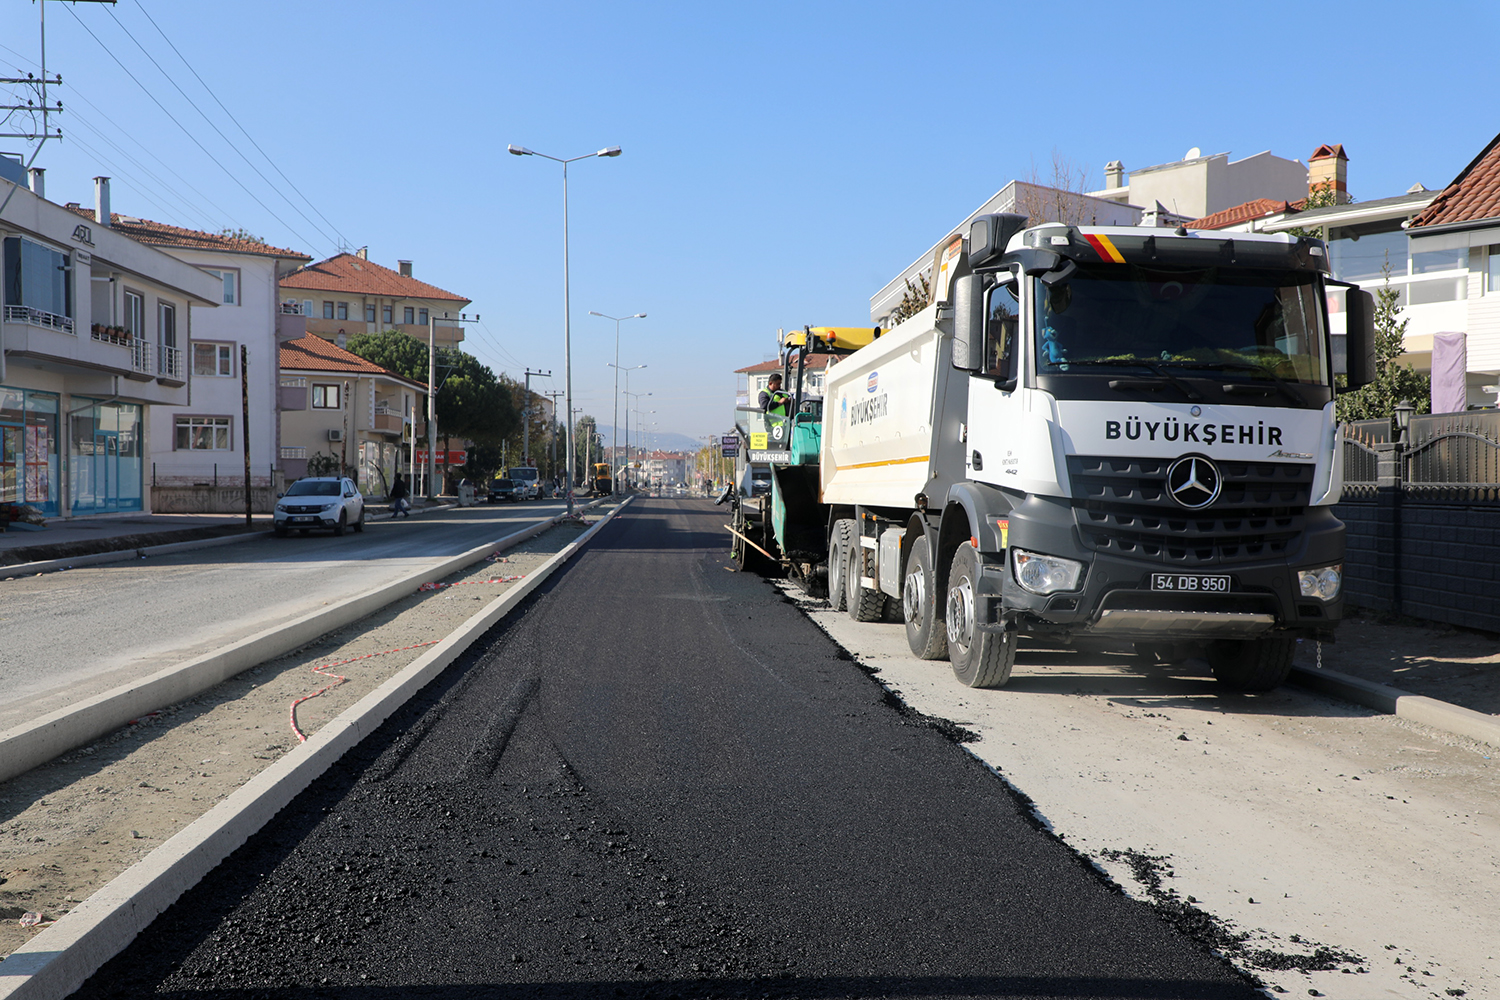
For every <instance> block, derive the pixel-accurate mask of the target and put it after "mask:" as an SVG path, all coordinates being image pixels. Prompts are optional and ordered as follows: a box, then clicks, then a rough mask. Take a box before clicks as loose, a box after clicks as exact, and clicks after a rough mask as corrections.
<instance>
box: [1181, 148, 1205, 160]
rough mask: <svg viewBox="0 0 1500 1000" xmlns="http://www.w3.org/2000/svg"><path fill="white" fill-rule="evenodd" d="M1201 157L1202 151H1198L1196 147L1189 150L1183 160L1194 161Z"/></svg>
mask: <svg viewBox="0 0 1500 1000" xmlns="http://www.w3.org/2000/svg"><path fill="white" fill-rule="evenodd" d="M1202 155H1203V150H1201V149H1199V148H1198V147H1197V146H1194V147H1193V148H1192V149H1190V150H1188V151H1187V155H1186V156H1184V157H1183V159H1184V160H1196V159H1197V158H1198V157H1200V156H1202Z"/></svg>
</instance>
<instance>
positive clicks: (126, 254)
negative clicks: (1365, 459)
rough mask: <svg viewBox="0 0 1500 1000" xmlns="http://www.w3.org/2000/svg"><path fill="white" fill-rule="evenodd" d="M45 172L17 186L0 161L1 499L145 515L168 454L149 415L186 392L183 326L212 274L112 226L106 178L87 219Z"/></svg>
mask: <svg viewBox="0 0 1500 1000" xmlns="http://www.w3.org/2000/svg"><path fill="white" fill-rule="evenodd" d="M43 177H44V174H43V172H42V171H41V170H33V171H32V174H31V178H30V189H28V188H27V187H23V186H22V184H23V183H25V178H24V172H23V171H22V169H21V165H20V164H19V163H17V162H16V161H15V160H11V159H9V158H6V157H0V202H4V203H5V205H4V209H3V210H0V246H3V277H4V280H3V300H4V302H3V314H0V503H26V504H30V505H33V506H36V507H38V508H40V509H41V510H42V512H43V513H45V514H47V515H49V516H58V517H73V516H77V515H83V514H93V513H103V512H113V511H146V512H149V511H150V510H151V496H150V491H149V490H148V489H147V486H148V484H149V482H150V468H151V461H152V459H153V457H154V456H155V453H156V452H157V451H159V450H161V449H162V448H163V447H164V446H165V447H167V448H170V442H162V441H159V440H157V439H156V438H155V437H154V436H153V435H152V433H151V426H150V421H149V414H150V410H151V408H152V407H156V406H166V405H185V404H187V403H188V402H189V401H190V399H191V398H192V397H191V366H190V365H189V363H188V350H187V347H188V344H189V343H190V341H191V339H192V337H193V321H194V319H195V318H197V317H201V316H202V315H203V314H204V313H205V312H207V311H209V310H211V309H213V308H216V307H217V306H218V304H219V299H220V298H221V297H222V281H221V280H220V279H218V278H216V277H214V276H213V275H211V274H208V273H206V272H204V271H201V270H199V269H198V268H196V267H193V266H192V265H190V264H187V263H185V262H184V261H181V260H178V259H177V258H176V257H173V256H171V255H170V254H167V253H165V252H163V251H162V250H159V249H157V248H155V247H150V246H145V245H143V244H141V243H139V242H137V241H135V240H133V239H130V238H129V237H128V236H125V235H123V234H121V233H117V232H115V231H114V230H113V229H112V228H111V227H110V221H111V214H110V210H109V178H107V177H98V178H95V181H94V184H95V201H96V205H95V211H94V213H93V215H92V217H88V216H87V215H84V216H80V215H79V214H78V213H76V212H73V211H70V210H69V209H67V208H64V207H63V206H61V205H57V204H54V203H52V202H50V201H47V200H46V198H45V191H44V188H43ZM193 306H198V307H200V308H199V309H197V310H194V309H193V308H192V307H193Z"/></svg>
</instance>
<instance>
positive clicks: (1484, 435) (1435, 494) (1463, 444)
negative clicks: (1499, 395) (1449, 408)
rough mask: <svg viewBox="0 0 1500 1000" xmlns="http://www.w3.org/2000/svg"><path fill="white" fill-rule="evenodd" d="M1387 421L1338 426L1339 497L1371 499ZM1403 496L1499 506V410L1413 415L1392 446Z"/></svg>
mask: <svg viewBox="0 0 1500 1000" xmlns="http://www.w3.org/2000/svg"><path fill="white" fill-rule="evenodd" d="M1391 431H1392V429H1391V422H1390V421H1389V420H1358V421H1354V422H1352V423H1348V424H1345V425H1344V426H1343V448H1344V498H1345V499H1346V500H1365V499H1371V498H1373V497H1374V496H1375V487H1376V474H1377V466H1378V461H1379V460H1378V455H1379V453H1380V452H1381V451H1382V450H1384V449H1382V448H1381V447H1379V446H1381V445H1390V443H1391V442H1392V433H1391ZM1396 447H1397V449H1398V458H1399V461H1398V462H1397V463H1396V467H1397V469H1398V470H1399V472H1400V487H1401V490H1402V492H1403V493H1404V494H1405V495H1406V496H1408V497H1410V498H1411V499H1414V500H1415V499H1421V500H1424V501H1435V502H1440V503H1441V502H1449V503H1476V502H1478V503H1483V502H1500V411H1496V410H1470V411H1466V412H1463V413H1434V414H1428V415H1426V416H1420V417H1418V416H1414V417H1412V418H1411V424H1410V426H1409V428H1408V430H1407V433H1406V439H1405V441H1404V442H1399V441H1398V442H1397V444H1396Z"/></svg>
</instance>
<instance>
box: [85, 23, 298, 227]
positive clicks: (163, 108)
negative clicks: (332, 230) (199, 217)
mask: <svg viewBox="0 0 1500 1000" xmlns="http://www.w3.org/2000/svg"><path fill="white" fill-rule="evenodd" d="M63 9H64V10H66V11H67V12H68V13H69V14H72V15H73V20H75V21H77V22H78V24H79V26H80V27H82V28H83V30H84V31H86V32H88V34H89V37H90V38H92V39H93V40H94V41H95V42H96V43H98V45H99V47H100V48H101V49H103V50H104V52H105V54H106V55H108V56H109V57H110V58H111V59H113V60H114V61H115V65H117V66H119V67H120V69H122V70H124V72H125V75H126V76H128V77H130V79H131V80H132V81H134V83H135V85H136V86H137V87H140V88H141V90H142V92H144V93H145V95H146V96H147V97H149V98H151V103H153V104H155V105H156V106H157V107H158V108H160V109H161V112H162V114H164V115H166V116H167V117H168V118H170V119H171V120H172V124H173V125H176V126H177V127H178V128H179V129H181V130H182V134H183V135H185V136H187V137H188V139H190V140H191V141H192V143H193V145H195V146H197V147H198V148H199V149H200V150H202V152H203V155H204V156H207V157H208V158H209V159H210V160H212V161H213V162H214V165H215V166H217V167H218V168H219V169H220V170H222V171H224V173H225V175H226V176H228V178H229V179H230V180H232V181H234V182H235V183H236V184H238V185H239V186H240V190H242V191H244V192H245V193H246V194H248V195H249V196H250V197H251V199H252V200H254V202H255V203H256V204H257V205H259V206H260V207H261V208H263V209H265V210H266V212H267V213H268V214H269V215H270V216H271V218H273V219H275V220H276V221H277V222H279V223H281V224H282V225H283V226H285V227H286V228H287V231H288V232H290V233H291V234H292V235H293V236H295V237H297V239H299V240H301V241H302V242H303V243H304V244H306V245H312V242H313V241H312V240H309V239H308V238H307V237H306V236H303V235H302V234H301V233H299V232H297V230H295V229H293V228H292V226H291V224H290V223H288V222H287V221H286V220H285V219H283V218H282V217H281V216H279V215H277V214H276V212H275V211H273V210H272V208H271V206H269V205H267V204H266V203H265V202H263V201H261V200H260V198H259V197H257V196H256V194H255V192H254V191H251V190H250V189H249V188H248V187H246V186H245V183H244V182H243V181H241V180H240V179H239V178H238V177H236V176H235V175H234V174H233V173H232V172H231V171H230V169H229V168H228V167H226V166H224V164H223V163H221V162H219V158H218V157H216V156H214V154H213V153H210V152H209V151H208V147H206V146H204V145H203V143H201V142H199V141H198V137H197V136H195V135H193V133H191V132H189V131H188V129H187V126H185V125H183V124H182V122H180V121H178V120H177V116H175V115H174V114H172V112H170V111H168V110H167V106H166V105H165V104H163V103H162V102H161V101H159V100H157V98H156V95H155V94H153V93H151V90H150V88H148V87H147V86H146V85H145V84H144V83H142V82H141V81H140V80H139V79H137V78H136V75H135V74H134V73H132V72H130V69H129V68H128V67H127V66H126V65H125V64H124V63H123V62H121V61H120V57H119V56H117V55H115V54H114V52H113V50H111V49H110V47H109V46H108V45H105V44H104V42H102V41H100V39H99V36H98V35H96V34H94V31H93V29H92V28H90V27H89V26H88V24H86V23H85V22H84V20H83V18H81V17H79V16H78V14H77V12H76V11H74V10H73V8H71V7H64V8H63Z"/></svg>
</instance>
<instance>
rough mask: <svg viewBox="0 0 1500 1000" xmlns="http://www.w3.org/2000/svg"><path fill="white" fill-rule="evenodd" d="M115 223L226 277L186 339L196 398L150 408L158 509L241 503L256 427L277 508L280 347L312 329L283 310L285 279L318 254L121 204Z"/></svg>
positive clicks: (262, 491)
mask: <svg viewBox="0 0 1500 1000" xmlns="http://www.w3.org/2000/svg"><path fill="white" fill-rule="evenodd" d="M68 207H69V208H72V209H74V210H75V211H83V210H81V209H78V208H77V206H74V205H69V206H68ZM110 228H111V229H113V230H114V231H115V232H117V233H121V234H123V235H126V236H129V237H130V238H131V239H133V240H135V241H137V242H139V243H144V244H148V245H150V246H155V247H159V248H161V249H162V250H165V251H166V252H167V253H169V254H171V255H172V256H174V257H176V258H178V259H179V260H182V261H184V262H186V263H188V264H192V265H193V266H194V267H198V268H202V269H203V270H205V271H207V272H208V273H209V274H211V275H213V276H214V277H215V278H217V279H218V280H219V282H220V283H221V286H222V287H221V290H220V295H219V307H218V308H217V309H213V310H205V311H202V312H200V313H199V314H198V315H197V316H195V317H194V323H193V331H192V336H191V337H190V338H188V343H187V350H188V364H189V365H190V366H191V368H192V376H193V378H192V389H191V392H190V393H189V402H188V405H185V406H158V407H154V408H153V409H152V411H151V416H150V432H151V438H152V440H153V441H155V442H156V447H155V448H154V449H153V455H152V461H151V466H150V468H149V469H148V470H147V472H148V479H149V481H150V484H151V491H152V508H153V509H154V510H156V511H158V512H163V513H172V512H180V513H199V512H211V511H217V512H227V513H238V512H242V511H243V510H244V509H245V495H244V485H245V456H244V449H245V443H246V435H247V434H248V438H249V446H250V486H251V493H252V503H253V507H254V509H255V510H256V511H258V512H261V513H266V512H269V511H270V509H271V506H272V504H273V503H274V495H275V492H276V490H277V488H278V487H279V484H280V482H281V481H282V480H283V478H284V477H283V476H282V475H281V470H280V462H281V460H280V451H279V446H280V442H279V440H278V432H279V427H280V421H279V420H278V419H277V411H278V409H279V406H278V385H279V382H280V379H279V377H278V372H277V366H278V357H277V348H278V344H279V343H281V342H283V341H286V340H289V339H292V338H295V337H300V336H302V335H303V334H304V332H305V330H304V323H305V320H304V319H303V317H301V316H300V315H284V314H283V313H282V311H281V309H280V307H279V299H280V294H279V289H278V285H277V282H278V280H279V279H280V278H281V276H282V275H285V274H288V273H290V272H291V271H294V270H296V269H297V268H298V267H300V266H302V265H303V264H305V263H307V262H308V261H309V260H311V259H312V258H311V257H310V256H309V255H307V254H304V253H298V252H297V251H295V250H284V249H281V248H279V247H273V246H268V245H267V244H265V243H257V242H254V241H252V240H245V239H236V238H233V237H227V236H217V235H214V234H212V233H204V232H199V231H197V230H193V229H182V228H179V227H177V226H169V225H165V224H163V223H160V222H152V221H150V220H149V219H138V218H135V217H133V216H129V215H121V214H120V213H118V212H116V213H114V214H113V215H112V217H111V223H110ZM242 352H243V356H244V357H245V359H246V360H247V361H248V365H247V366H246V368H245V372H244V373H245V374H246V376H247V378H246V383H247V385H246V388H247V389H248V400H249V411H250V422H249V424H248V426H247V425H246V424H245V419H244V399H243V396H242V393H241V374H242V373H241V368H240V359H241V357H242ZM293 478H295V477H293Z"/></svg>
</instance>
